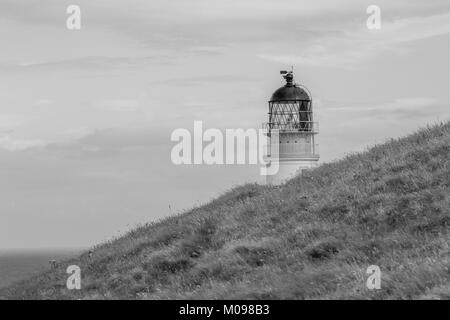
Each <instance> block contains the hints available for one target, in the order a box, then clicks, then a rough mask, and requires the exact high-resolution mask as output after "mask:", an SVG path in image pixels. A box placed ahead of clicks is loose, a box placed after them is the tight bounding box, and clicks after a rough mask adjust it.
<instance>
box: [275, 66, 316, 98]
mask: <svg viewBox="0 0 450 320" xmlns="http://www.w3.org/2000/svg"><path fill="white" fill-rule="evenodd" d="M282 72H284V73H286V75H285V76H283V78H284V79H285V80H286V84H285V85H284V87H281V88H279V89H278V90H277V91H275V92H274V93H273V95H272V97H271V98H270V101H271V102H272V101H293V100H311V97H310V96H309V94H308V92H307V91H306V90H305V89H303V88H302V87H300V86H298V85H296V84H295V83H294V74H293V72H292V71H291V72H286V71H282Z"/></svg>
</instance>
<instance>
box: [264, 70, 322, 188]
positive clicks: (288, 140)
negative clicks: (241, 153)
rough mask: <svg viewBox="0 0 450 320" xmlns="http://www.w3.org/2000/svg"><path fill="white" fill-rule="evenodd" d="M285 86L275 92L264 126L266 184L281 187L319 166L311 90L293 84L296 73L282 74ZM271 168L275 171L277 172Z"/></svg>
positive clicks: (284, 72)
mask: <svg viewBox="0 0 450 320" xmlns="http://www.w3.org/2000/svg"><path fill="white" fill-rule="evenodd" d="M280 73H281V74H282V75H283V78H284V79H285V80H286V84H285V85H284V86H283V87H281V88H279V89H278V90H276V91H275V92H274V94H273V95H272V97H271V99H270V101H269V122H267V123H265V124H264V128H265V129H266V130H267V136H268V142H269V143H268V149H267V156H266V161H267V165H266V167H267V170H268V171H270V169H271V167H274V168H278V171H277V170H272V171H274V172H277V173H276V174H272V175H267V176H266V183H267V184H275V185H276V184H281V183H283V182H285V181H286V180H288V179H289V178H292V177H293V176H295V175H296V174H299V173H301V171H302V170H305V169H310V168H313V167H316V166H317V162H318V161H319V154H318V153H317V145H316V143H315V136H316V134H317V133H318V125H317V122H314V121H313V109H312V98H311V94H310V93H309V91H308V89H306V88H305V87H304V86H301V85H298V84H296V83H294V73H293V71H289V72H288V71H281V72H280ZM274 168H272V169H274Z"/></svg>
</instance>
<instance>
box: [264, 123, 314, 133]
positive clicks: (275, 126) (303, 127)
mask: <svg viewBox="0 0 450 320" xmlns="http://www.w3.org/2000/svg"><path fill="white" fill-rule="evenodd" d="M262 129H263V130H267V131H268V132H269V133H270V131H272V130H279V131H280V132H292V133H294V132H301V133H308V134H317V133H319V123H318V122H312V121H297V122H287V123H281V122H265V123H263V125H262Z"/></svg>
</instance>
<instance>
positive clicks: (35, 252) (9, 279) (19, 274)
mask: <svg viewBox="0 0 450 320" xmlns="http://www.w3.org/2000/svg"><path fill="white" fill-rule="evenodd" d="M81 252H82V249H72V248H71V249H14V250H13V249H7V250H3V249H0V288H4V287H7V286H9V285H11V284H13V283H14V282H17V281H20V280H25V279H27V278H29V277H31V276H33V275H34V274H37V273H40V272H42V271H45V270H48V269H50V267H51V266H50V261H51V260H56V261H60V260H65V259H70V258H73V257H77V256H78V255H79V254H80V253H81Z"/></svg>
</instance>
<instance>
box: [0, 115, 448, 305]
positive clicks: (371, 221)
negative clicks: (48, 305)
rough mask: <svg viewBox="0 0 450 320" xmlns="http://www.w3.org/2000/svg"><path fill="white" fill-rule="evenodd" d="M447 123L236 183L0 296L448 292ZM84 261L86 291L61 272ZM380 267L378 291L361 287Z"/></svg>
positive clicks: (311, 296)
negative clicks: (283, 179)
mask: <svg viewBox="0 0 450 320" xmlns="http://www.w3.org/2000/svg"><path fill="white" fill-rule="evenodd" d="M449 213H450V123H445V124H439V125H435V126H433V127H428V128H425V129H422V130H420V131H419V132H417V133H415V134H412V135H410V136H408V137H405V138H401V139H397V140H391V141H389V142H386V143H384V144H380V145H377V146H375V147H373V148H371V149H370V150H368V151H366V152H363V153H360V154H353V155H349V156H347V157H346V158H345V159H343V160H340V161H337V162H333V163H329V164H324V165H322V166H320V167H319V168H317V169H315V170H312V171H309V172H307V173H305V174H304V175H302V176H298V177H296V178H294V179H292V180H290V181H289V182H288V183H287V184H285V185H283V186H281V187H268V186H259V185H255V184H250V185H245V186H241V187H238V188H235V189H233V190H231V191H229V192H227V193H225V194H224V195H222V196H221V197H219V198H218V199H216V200H214V201H212V202H210V203H209V204H207V205H204V206H201V207H198V208H194V209H192V210H190V211H188V212H186V213H183V214H180V215H177V216H173V217H169V218H167V219H164V220H162V221H159V222H156V223H150V224H148V225H145V226H142V227H139V228H137V229H135V230H133V231H131V232H129V233H128V234H126V235H124V236H123V237H121V238H118V239H115V240H111V241H110V242H107V243H105V244H102V245H99V246H97V247H96V248H95V251H94V254H93V257H92V258H88V255H87V253H85V254H82V255H81V256H80V257H79V258H78V259H74V260H71V261H64V262H63V263H61V265H60V266H59V267H58V268H57V269H55V270H52V271H49V272H46V273H43V274H40V275H38V276H35V277H33V278H31V279H29V280H27V281H23V282H20V283H18V284H16V285H14V286H12V287H10V288H7V289H3V290H0V299H78V298H81V299H116V298H125V299H128V298H129V299H135V298H148V299H181V298H188V299H190V298H196V299H222V298H228V299H234V298H240V299H261V298H268V299H316V298H318V299H410V298H419V299H420V298H425V299H432V298H442V299H449V298H450V269H449V265H450V264H449V256H450V254H449V225H450V214H449ZM70 264H76V265H79V266H80V267H81V270H82V290H79V291H77V290H72V291H69V290H67V289H66V286H65V283H66V279H67V277H68V275H67V274H66V273H65V269H66V267H67V266H68V265H70ZM373 264H375V265H378V266H379V267H380V268H381V271H382V283H381V286H382V288H381V290H368V289H367V288H366V285H365V283H366V279H367V275H366V269H367V267H368V266H369V265H373Z"/></svg>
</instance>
